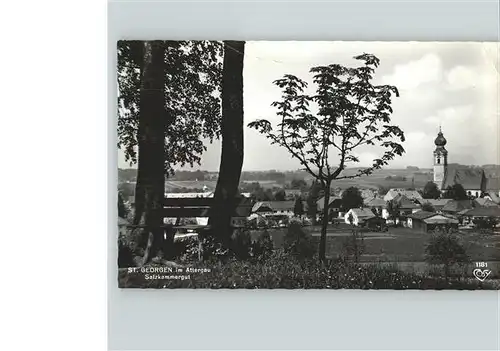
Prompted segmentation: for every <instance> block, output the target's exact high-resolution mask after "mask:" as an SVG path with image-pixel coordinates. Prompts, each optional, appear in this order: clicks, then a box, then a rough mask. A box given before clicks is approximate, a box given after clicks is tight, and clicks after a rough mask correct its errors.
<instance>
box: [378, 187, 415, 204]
mask: <svg viewBox="0 0 500 351" xmlns="http://www.w3.org/2000/svg"><path fill="white" fill-rule="evenodd" d="M398 195H401V196H404V197H406V198H407V199H410V200H411V201H418V202H420V201H422V200H423V198H422V195H420V193H419V192H418V191H416V190H408V189H390V190H389V191H388V192H387V194H385V196H384V201H386V202H387V201H391V200H394V199H395V198H396V197H397V196H398Z"/></svg>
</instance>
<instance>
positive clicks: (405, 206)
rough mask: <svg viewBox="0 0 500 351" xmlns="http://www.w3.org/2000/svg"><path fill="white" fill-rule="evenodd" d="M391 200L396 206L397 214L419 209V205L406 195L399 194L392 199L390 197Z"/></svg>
mask: <svg viewBox="0 0 500 351" xmlns="http://www.w3.org/2000/svg"><path fill="white" fill-rule="evenodd" d="M419 195H420V194H419ZM415 200H417V199H415ZM392 202H393V203H394V204H395V205H396V206H397V207H398V209H399V214H400V215H402V216H405V215H408V214H411V213H414V212H416V211H418V210H419V209H420V205H418V203H415V202H414V201H412V200H411V199H410V198H408V197H407V196H406V195H401V194H399V195H398V196H396V197H395V198H394V199H392Z"/></svg>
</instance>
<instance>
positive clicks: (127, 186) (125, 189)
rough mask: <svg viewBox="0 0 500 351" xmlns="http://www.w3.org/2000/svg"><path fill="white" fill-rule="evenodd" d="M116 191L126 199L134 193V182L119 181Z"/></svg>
mask: <svg viewBox="0 0 500 351" xmlns="http://www.w3.org/2000/svg"><path fill="white" fill-rule="evenodd" d="M118 191H119V192H120V193H121V194H122V197H123V199H124V200H128V199H129V197H131V196H134V194H135V184H133V183H125V182H124V183H120V184H118Z"/></svg>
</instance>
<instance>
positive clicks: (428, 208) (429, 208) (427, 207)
mask: <svg viewBox="0 0 500 351" xmlns="http://www.w3.org/2000/svg"><path fill="white" fill-rule="evenodd" d="M422 211H427V212H436V209H435V208H434V206H432V204H431V203H430V202H424V203H423V204H422Z"/></svg>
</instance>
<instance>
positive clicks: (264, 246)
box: [252, 230, 274, 260]
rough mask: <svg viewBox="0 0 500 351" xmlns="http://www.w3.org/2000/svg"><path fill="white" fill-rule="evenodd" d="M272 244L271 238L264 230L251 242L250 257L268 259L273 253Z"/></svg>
mask: <svg viewBox="0 0 500 351" xmlns="http://www.w3.org/2000/svg"><path fill="white" fill-rule="evenodd" d="M273 252H274V244H273V239H272V238H271V236H270V235H269V232H268V231H267V230H264V231H263V232H262V233H261V234H260V235H259V237H258V238H257V240H255V241H254V242H253V243H252V257H254V258H256V259H258V260H265V259H268V258H269V257H271V256H272V255H273Z"/></svg>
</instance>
